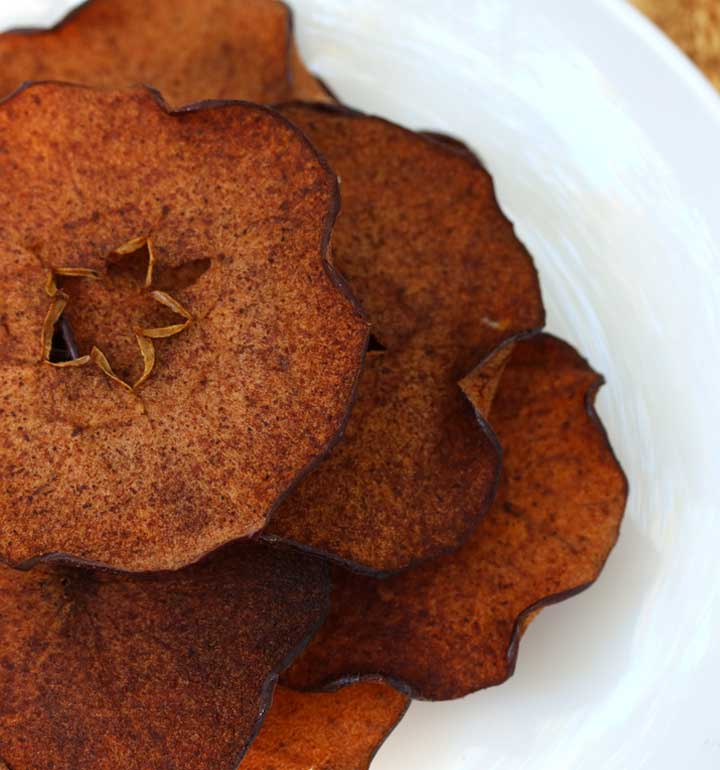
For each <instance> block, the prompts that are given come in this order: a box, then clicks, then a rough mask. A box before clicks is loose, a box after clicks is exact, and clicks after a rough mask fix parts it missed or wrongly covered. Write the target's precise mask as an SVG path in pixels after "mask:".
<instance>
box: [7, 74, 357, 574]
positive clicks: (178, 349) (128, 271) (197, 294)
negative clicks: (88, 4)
mask: <svg viewBox="0 0 720 770" xmlns="http://www.w3.org/2000/svg"><path fill="white" fill-rule="evenodd" d="M0 148H2V152H1V153H0V295H2V298H3V305H2V317H1V319H0V320H1V321H2V323H0V339H1V341H2V347H3V356H2V357H1V358H0V419H1V420H2V426H3V427H2V442H0V467H1V468H2V469H3V473H2V474H0V559H3V560H6V561H8V562H10V563H12V564H16V565H17V564H23V563H26V562H28V561H29V560H33V559H36V558H39V557H43V556H48V555H53V554H64V555H68V556H71V557H73V558H75V559H78V560H81V561H84V562H90V563H101V564H105V565H109V566H111V567H113V568H116V569H123V570H130V571H149V570H158V569H175V568H179V567H182V566H184V565H186V564H188V563H190V562H192V561H195V560H197V559H198V558H200V557H201V556H202V555H203V554H205V553H207V552H209V551H211V550H213V549H214V548H216V547H218V546H219V545H222V544H224V543H226V542H228V541H231V540H233V539H236V538H240V537H244V536H248V535H251V534H253V533H254V532H256V531H257V530H259V529H260V528H262V527H263V526H264V525H265V523H266V521H267V518H268V516H269V514H270V512H271V511H272V509H273V508H274V506H275V505H276V504H277V502H278V500H280V499H281V498H282V497H283V496H284V495H285V494H286V493H287V491H288V489H289V488H290V487H291V486H292V485H293V484H294V483H295V482H296V480H297V479H298V477H299V476H300V475H302V474H303V473H304V472H305V471H306V470H307V469H308V468H309V467H310V466H311V465H312V464H313V463H315V462H316V461H317V460H318V458H319V457H320V456H321V455H323V453H325V452H326V450H327V449H328V448H329V446H330V445H331V444H332V443H333V442H334V441H335V440H336V438H337V437H338V435H339V433H340V431H341V430H342V427H343V425H344V421H345V419H346V414H347V411H348V408H349V404H350V401H351V399H352V394H353V391H354V387H355V381H356V378H357V375H358V372H359V369H360V367H361V363H362V358H363V353H364V347H365V344H366V339H367V322H366V321H365V320H364V319H363V318H362V317H361V315H360V313H359V310H358V309H357V307H356V306H355V305H354V302H353V300H352V299H351V298H350V296H349V294H348V293H347V290H346V288H345V286H344V284H343V283H342V281H341V280H340V279H339V278H338V276H337V275H336V273H335V272H334V270H333V268H332V267H331V266H330V265H329V264H328V263H327V262H326V260H325V253H326V251H327V246H328V239H329V234H330V229H331V227H332V224H333V220H334V217H335V214H336V211H337V206H338V199H337V187H336V178H335V176H334V175H333V174H332V173H331V172H330V171H329V170H328V168H327V166H326V165H325V164H324V162H323V161H322V160H321V159H320V158H319V156H318V155H317V153H316V151H315V150H314V149H313V147H312V146H311V145H310V144H309V142H308V141H307V140H306V139H305V138H304V137H303V136H302V135H301V134H300V133H299V131H298V130H297V129H295V128H294V127H292V126H291V125H290V124H288V123H287V122H286V121H285V120H284V119H283V118H281V117H279V116H278V115H277V114H275V113H272V112H271V111H268V110H266V109H264V108H261V107H256V106H252V105H247V104H240V103H225V104H219V105H214V106H212V107H205V108H195V109H192V110H183V111H180V112H176V113H171V112H168V111H167V109H166V108H165V107H164V106H163V105H162V104H161V103H159V100H158V98H157V97H156V96H155V95H153V93H151V92H149V91H147V90H145V89H141V90H132V91H122V92H101V91H94V90H91V89H87V88H81V87H76V86H67V85H61V84H39V85H35V86H30V87H29V88H26V89H24V90H22V91H20V92H18V93H17V94H16V95H15V96H13V97H12V98H10V99H9V100H7V101H5V102H4V103H3V104H1V105H0ZM61 322H62V324H61ZM63 345H64V346H63Z"/></svg>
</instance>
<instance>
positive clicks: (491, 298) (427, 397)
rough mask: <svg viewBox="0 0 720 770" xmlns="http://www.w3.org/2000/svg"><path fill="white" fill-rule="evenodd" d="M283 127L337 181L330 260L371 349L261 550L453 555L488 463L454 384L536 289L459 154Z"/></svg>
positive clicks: (509, 328)
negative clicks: (337, 438)
mask: <svg viewBox="0 0 720 770" xmlns="http://www.w3.org/2000/svg"><path fill="white" fill-rule="evenodd" d="M283 112H284V114H285V115H287V116H288V117H289V118H290V119H291V120H292V121H293V122H295V123H296V124H297V125H299V126H300V127H301V128H302V129H303V130H304V131H305V132H306V133H307V135H308V136H309V138H310V139H311V141H312V142H313V143H315V144H316V146H317V147H318V148H319V149H320V151H321V152H322V153H323V154H324V155H325V156H326V157H327V158H328V160H329V162H330V164H331V165H332V167H333V168H334V169H335V171H337V172H338V174H339V176H340V178H341V184H342V198H343V208H342V212H341V214H340V217H339V219H338V223H337V226H336V228H335V231H334V233H333V259H334V263H335V264H336V265H337V266H338V268H339V269H340V270H341V271H342V272H343V274H344V275H345V276H346V277H347V279H348V281H349V282H350V285H351V287H352V288H353V290H354V291H355V292H356V294H357V295H358V297H359V299H360V300H361V302H362V304H363V305H364V307H365V309H366V311H367V312H368V315H369V317H370V321H371V324H372V329H373V333H374V343H375V344H374V345H373V344H372V343H371V352H370V353H369V355H368V357H367V361H366V366H365V369H364V371H363V375H362V379H361V383H360V387H359V388H358V401H357V404H356V406H355V408H354V410H353V413H352V415H351V417H350V420H349V423H348V427H347V430H346V433H345V436H344V438H343V441H342V442H341V444H340V445H338V446H337V447H336V449H335V451H334V452H333V453H332V455H331V456H330V457H329V458H328V459H327V460H326V461H325V462H324V463H322V464H321V465H320V466H319V467H318V468H316V469H315V470H314V471H313V473H312V474H310V475H309V476H308V478H306V479H305V481H304V482H303V483H302V484H301V485H300V486H299V488H298V489H297V490H296V491H295V492H294V493H293V495H291V496H290V497H289V498H288V499H287V500H286V502H285V503H284V504H283V505H282V506H281V507H280V508H279V509H278V511H277V513H276V515H275V517H274V518H273V520H272V522H271V523H270V526H269V528H268V529H267V530H265V535H264V536H265V537H267V538H270V539H279V540H283V541H287V542H291V543H295V544H297V545H299V546H301V547H304V548H308V549H311V550H313V551H317V552H320V553H323V554H325V555H327V556H330V557H331V558H334V559H336V560H338V561H340V562H341V563H347V564H350V565H351V566H352V567H353V568H354V569H357V570H360V571H367V572H371V573H387V572H392V571H396V570H400V569H402V568H405V567H407V566H408V565H410V564H413V563H415V562H417V561H420V560H422V559H426V558H429V557H433V556H437V555H438V554H440V553H443V552H446V551H448V550H451V549H453V548H456V547H457V546H459V545H460V544H461V543H462V542H463V541H464V540H465V539H466V538H467V536H468V535H469V533H470V532H471V531H472V529H473V528H474V527H475V526H476V525H477V522H478V520H479V519H480V517H481V516H482V515H483V513H484V512H485V511H486V510H487V507H488V505H489V503H490V501H491V499H492V495H493V492H494V486H495V482H496V478H497V471H498V467H499V449H498V447H497V444H496V442H495V439H494V437H493V436H492V434H491V432H490V431H489V430H488V428H487V424H486V423H485V421H484V420H483V419H482V418H480V419H478V418H476V416H475V414H474V412H473V409H472V407H471V405H470V404H469V402H468V400H467V399H466V397H465V396H464V395H463V393H462V390H461V388H460V387H459V385H458V382H459V380H461V379H462V378H463V377H464V376H465V375H467V373H468V372H469V371H471V370H472V369H473V368H474V367H475V366H476V365H477V364H478V363H479V362H480V361H481V360H482V359H483V358H484V357H485V356H486V355H487V354H488V353H489V352H490V351H491V350H492V349H493V348H494V347H495V346H496V345H498V344H499V343H501V342H502V341H503V340H507V339H509V338H512V337H514V336H516V335H518V334H520V333H523V332H530V331H532V330H535V329H537V328H538V327H540V326H542V324H543V322H544V312H543V307H542V301H541V297H540V289H539V285H538V280H537V274H536V272H535V268H534V267H533V264H532V260H531V258H530V256H529V255H528V253H527V251H526V250H525V248H524V247H523V245H522V244H521V243H520V242H519V241H518V239H517V238H516V237H515V234H514V232H513V227H512V225H511V223H510V222H509V221H508V220H507V219H506V218H505V217H504V216H503V214H502V212H501V210H500V208H499V206H498V204H497V202H496V199H495V195H494V192H493V185H492V180H491V179H490V177H489V176H488V174H487V172H486V171H484V170H483V168H482V167H481V166H480V165H479V164H478V163H477V161H475V160H474V159H473V158H472V156H470V155H469V154H468V153H459V152H457V151H456V150H455V149H454V148H448V147H446V146H445V145H444V144H443V143H441V142H438V141H436V140H434V139H430V138H428V137H426V136H423V135H421V134H416V133H413V132H411V131H407V130H405V129H403V128H400V127H399V126H396V125H393V124H391V123H388V122H387V121H384V120H381V119H379V118H373V117H368V116H365V115H361V114H359V113H355V112H351V111H348V110H347V109H343V108H337V107H329V106H317V105H314V106H309V105H300V104H296V105H289V106H287V107H284V108H283ZM373 348H374V349H373Z"/></svg>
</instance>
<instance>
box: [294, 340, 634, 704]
mask: <svg viewBox="0 0 720 770" xmlns="http://www.w3.org/2000/svg"><path fill="white" fill-rule="evenodd" d="M537 336H540V337H548V338H550V339H551V340H554V341H556V342H560V343H561V344H563V345H564V346H567V347H569V348H571V349H572V350H573V351H574V353H575V355H576V356H577V357H578V358H579V359H580V360H581V361H582V363H583V364H584V365H585V366H586V367H587V368H588V370H589V371H591V372H592V373H593V375H594V380H593V382H592V383H591V384H590V385H589V386H588V387H587V389H586V390H585V392H584V393H583V404H584V411H585V414H586V415H587V417H588V418H589V421H590V423H591V425H592V426H593V428H594V430H595V431H597V435H598V438H599V440H600V441H601V442H602V445H603V447H604V449H605V450H606V451H607V452H608V456H609V458H610V460H611V461H612V462H613V463H614V465H615V468H616V470H617V473H618V475H619V478H620V480H621V485H622V494H623V500H624V504H623V510H622V512H621V513H620V515H619V516H618V520H617V523H616V525H615V528H614V533H613V538H612V543H611V545H610V547H609V548H608V550H607V553H606V554H605V556H604V558H603V559H602V561H601V563H600V564H599V565H598V567H597V570H596V571H595V573H594V575H593V578H592V580H588V581H586V582H583V583H580V584H579V585H575V586H571V587H570V588H567V589H564V590H562V591H558V592H556V593H553V594H549V595H547V596H543V597H541V598H540V599H538V600H537V601H535V602H533V603H532V604H530V605H528V606H527V607H525V608H524V609H523V610H521V611H520V612H519V613H518V614H517V615H516V617H515V619H514V621H513V625H512V630H511V633H510V637H509V641H508V644H507V649H506V654H505V660H506V661H507V666H506V668H505V670H504V672H503V674H502V675H500V676H499V677H497V678H496V679H492V680H487V681H486V682H485V683H483V684H482V685H480V686H479V687H477V688H475V689H473V690H469V691H467V692H464V693H462V694H460V695H455V696H451V697H446V698H436V697H431V696H427V695H423V694H422V693H421V692H420V690H419V689H418V688H417V687H416V686H415V685H413V684H410V683H409V682H407V681H405V680H404V679H402V678H400V677H396V676H393V675H390V674H386V673H384V672H382V671H380V670H378V671H374V672H372V673H363V674H346V675H341V676H330V677H327V678H326V679H322V678H319V679H318V680H317V681H316V683H315V684H313V685H308V686H296V685H295V684H290V683H288V682H287V681H285V682H283V681H282V680H281V682H280V684H281V685H283V686H285V687H291V688H292V689H295V690H298V691H299V692H332V691H334V690H337V689H338V688H340V687H344V686H346V685H350V684H354V683H357V682H366V681H383V682H386V683H387V684H389V685H390V686H391V687H394V688H395V689H396V690H398V691H399V692H401V693H403V694H405V695H407V696H408V697H409V698H411V699H412V700H418V701H424V702H430V703H435V702H448V701H452V700H458V699H460V698H463V697H466V696H467V695H470V694H472V693H476V692H481V691H482V690H487V689H489V688H491V687H497V686H499V685H502V684H504V683H505V682H507V681H508V680H509V679H510V678H511V677H512V676H513V675H514V673H515V669H516V666H517V659H518V655H519V651H520V641H521V640H522V637H523V635H524V634H525V632H526V631H527V629H528V627H529V625H530V623H531V622H532V621H533V620H534V619H535V618H536V617H537V616H538V615H539V614H540V612H541V611H542V610H543V609H546V608H548V607H552V606H553V605H555V604H559V603H561V602H563V601H566V600H567V599H572V598H573V597H575V596H577V595H578V594H581V593H583V591H586V590H587V589H588V588H591V587H592V586H593V585H595V583H596V582H597V581H598V579H599V578H600V576H601V575H602V573H603V571H604V569H605V567H606V565H607V562H608V559H609V558H610V556H611V554H612V552H613V551H614V549H615V547H616V545H617V543H618V540H619V537H620V531H621V528H622V524H623V521H624V519H625V515H626V513H627V504H628V499H629V494H630V483H629V480H628V477H627V474H626V473H625V469H624V467H623V465H622V463H621V462H620V461H619V459H618V456H617V454H616V452H615V450H614V448H613V445H612V443H611V441H610V437H609V435H608V432H607V429H606V428H605V425H604V423H603V422H602V420H601V418H600V415H599V414H598V412H597V409H596V407H595V400H596V398H597V395H598V393H599V391H600V389H601V388H602V387H603V385H605V384H606V380H605V377H604V376H603V375H602V374H601V373H599V372H597V371H596V370H595V369H593V367H592V366H591V365H590V363H589V362H588V360H587V358H586V357H585V356H584V355H582V354H581V353H580V352H579V351H578V350H577V349H576V348H575V347H574V346H573V345H572V344H571V343H568V342H567V341H565V340H564V339H562V338H561V337H559V336H556V335H554V334H550V333H548V332H542V334H540V335H536V334H526V333H521V334H518V335H514V336H513V337H512V338H509V339H507V340H505V341H503V342H502V343H500V345H498V346H497V347H496V348H495V349H494V350H492V351H491V352H490V353H489V354H488V355H487V356H486V357H485V358H484V359H483V361H482V362H481V364H479V365H478V367H475V369H473V370H472V371H471V373H470V374H469V375H468V376H471V375H472V373H473V372H475V371H477V369H479V368H480V367H481V366H482V365H483V364H485V365H486V364H487V363H488V362H491V361H492V359H493V358H495V357H496V356H497V355H498V354H499V353H501V352H503V351H504V350H505V349H506V348H507V347H510V346H514V345H515V344H516V343H518V342H530V343H532V339H533V337H537ZM508 358H509V357H508ZM463 392H465V391H464V390H463ZM465 395H466V397H467V398H468V400H469V401H470V403H471V404H472V406H473V409H474V410H475V412H476V414H477V415H478V416H479V417H482V414H481V411H480V409H481V408H482V407H481V408H478V407H477V406H476V404H475V403H474V402H473V400H472V399H471V397H470V396H469V395H468V394H467V393H465ZM471 534H472V533H471ZM450 555H451V554H450ZM334 568H335V569H337V566H335V567H334ZM345 571H346V572H351V571H350V570H347V569H346V570H345ZM395 574H397V573H395ZM359 576H360V577H361V578H365V579H367V578H368V577H370V578H372V577H374V576H367V575H359ZM378 579H379V580H382V577H380V578H378ZM331 608H332V592H331ZM331 611H332V610H331ZM298 657H300V656H298Z"/></svg>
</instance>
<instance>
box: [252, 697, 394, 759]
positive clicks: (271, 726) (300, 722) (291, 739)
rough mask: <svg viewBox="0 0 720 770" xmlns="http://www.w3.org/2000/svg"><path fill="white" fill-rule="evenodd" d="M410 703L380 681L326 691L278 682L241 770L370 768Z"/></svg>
mask: <svg viewBox="0 0 720 770" xmlns="http://www.w3.org/2000/svg"><path fill="white" fill-rule="evenodd" d="M408 703H409V701H408V698H407V696H405V695H401V694H400V693H399V692H398V691H397V690H394V689H393V688H392V687H390V686H389V685H387V684H384V683H382V682H358V683H356V684H350V685H347V686H345V687H342V688H340V689H339V690H336V691H334V692H324V693H308V692H295V691H293V690H289V689H286V688H284V687H278V688H277V690H276V691H275V698H274V700H273V704H272V708H271V709H270V711H269V712H268V715H267V719H266V720H265V722H264V723H263V726H262V729H261V730H260V733H259V734H258V737H257V738H256V739H255V741H254V742H253V744H252V746H251V747H250V750H249V751H248V753H247V755H246V756H245V759H244V760H243V763H242V770H308V769H309V768H312V770H368V768H369V767H370V762H371V761H372V758H373V757H374V756H375V753H376V752H377V750H378V749H379V748H380V746H381V745H382V743H383V742H384V741H385V739H386V738H387V736H388V735H389V734H390V732H391V731H392V730H393V728H394V727H395V726H396V725H397V724H398V722H399V721H400V720H401V719H402V717H403V714H404V713H405V711H406V709H407V707H408Z"/></svg>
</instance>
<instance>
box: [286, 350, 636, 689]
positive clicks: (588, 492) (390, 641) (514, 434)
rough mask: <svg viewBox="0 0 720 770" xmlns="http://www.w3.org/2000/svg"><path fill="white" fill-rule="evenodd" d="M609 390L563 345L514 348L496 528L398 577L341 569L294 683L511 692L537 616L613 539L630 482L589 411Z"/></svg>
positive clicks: (596, 568)
mask: <svg viewBox="0 0 720 770" xmlns="http://www.w3.org/2000/svg"><path fill="white" fill-rule="evenodd" d="M601 383H602V378H601V377H600V376H599V375H597V374H596V373H595V372H594V371H592V369H590V367H589V366H588V364H587V363H586V362H585V361H584V360H583V359H582V358H581V357H580V356H579V355H578V354H577V353H576V352H575V351H574V350H573V349H572V348H571V347H570V346H569V345H567V344H565V343H563V342H561V341H560V340H558V339H556V338H554V337H550V336H546V335H543V336H540V337H537V338H535V339H533V340H530V341H526V342H519V343H517V345H516V347H515V350H514V352H513V356H512V359H511V360H510V362H509V364H508V366H507V368H506V370H505V373H504V375H503V378H502V381H501V383H500V388H499V390H498V393H497V396H496V398H495V401H494V403H493V406H492V411H491V418H492V422H493V426H494V427H495V429H496V430H497V432H498V435H499V438H500V441H501V442H502V445H503V448H504V450H505V465H504V471H503V475H502V481H501V484H500V488H499V491H498V496H497V498H496V500H495V502H494V503H493V506H492V508H491V510H490V512H489V513H488V515H487V516H486V517H485V518H484V519H483V520H482V521H481V522H480V525H479V527H478V528H477V530H476V531H475V532H474V533H473V535H472V536H471V537H470V539H469V540H468V541H467V542H466V543H465V545H463V547H462V548H461V549H459V550H458V551H456V552H455V553H453V554H450V555H448V556H444V557H442V558H440V559H438V560H436V561H432V562H428V563H426V564H424V565H421V566H419V567H416V568H414V569H410V570H407V571H406V572H403V573H401V574H399V575H395V576H392V577H390V578H387V579H384V580H378V579H375V578H371V577H366V576H361V575H357V574H353V573H351V572H347V571H345V570H342V569H340V568H336V569H335V572H334V588H333V594H332V602H331V611H330V615H329V618H328V620H327V622H326V624H325V626H324V627H323V628H322V629H321V631H320V633H319V634H318V636H316V637H315V639H314V641H313V642H312V643H311V645H310V646H309V647H308V649H307V650H306V651H305V653H303V655H301V656H300V657H299V658H298V659H297V660H296V662H295V663H294V664H293V666H292V667H291V668H290V670H289V672H288V673H287V676H286V682H287V683H288V684H291V685H292V686H295V687H298V688H318V687H323V686H327V685H331V684H333V683H337V682H341V681H346V680H348V679H353V678H356V677H359V676H367V675H382V676H384V677H386V678H387V679H389V680H390V681H392V682H393V683H395V684H396V685H397V686H398V687H401V688H402V689H404V690H406V691H407V692H409V693H411V694H412V695H413V696H415V697H419V698H427V699H431V700H444V699H449V698H459V697H462V696H463V695H466V694H468V693H470V692H473V691H475V690H479V689H481V688H483V687H489V686H491V685H496V684H500V683H501V682H503V681H505V680H506V679H507V678H508V677H509V676H510V675H511V674H512V673H513V670H514V667H515V660H516V656H517V649H518V641H519V637H520V635H521V633H522V631H523V630H524V627H525V626H526V624H527V622H528V619H529V618H530V616H532V615H533V614H534V613H536V612H537V611H538V610H539V609H540V608H542V607H544V606H547V605H549V604H553V603H555V602H558V601H561V600H562V599H565V598H568V597H570V596H572V595H574V594H577V593H578V592H580V591H582V590H583V589H585V588H587V587H588V586H589V585H591V584H592V583H593V582H594V581H595V579H596V578H597V577H598V575H599V573H600V571H601V569H602V567H603V565H604V563H605V560H606V559H607V557H608V554H609V553H610V550H611V549H612V547H613V545H614V543H615V541H616V539H617V535H618V530H619V527H620V522H621V519H622V515H623V510H624V507H625V501H626V497H627V482H626V480H625V476H624V475H623V472H622V469H621V468H620V466H619V465H618V462H617V460H616V459H615V457H614V455H613V452H612V449H611V448H610V445H609V444H608V440H607V436H606V434H605V431H604V430H603V428H602V425H601V424H600V422H599V420H598V417H597V415H596V414H595V412H594V410H593V401H594V397H595V394H596V392H597V390H598V388H599V387H600V385H601Z"/></svg>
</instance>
